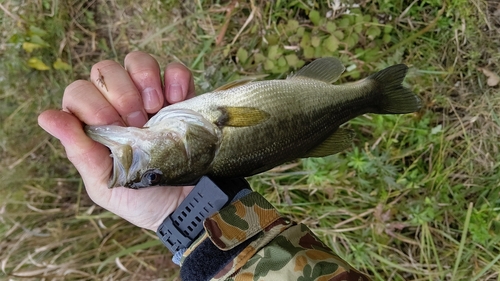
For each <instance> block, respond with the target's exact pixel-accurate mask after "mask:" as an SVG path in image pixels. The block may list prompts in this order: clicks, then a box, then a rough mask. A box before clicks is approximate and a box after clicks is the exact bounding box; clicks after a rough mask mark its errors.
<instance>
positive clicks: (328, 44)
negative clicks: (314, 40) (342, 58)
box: [323, 35, 339, 53]
mask: <svg viewBox="0 0 500 281" xmlns="http://www.w3.org/2000/svg"><path fill="white" fill-rule="evenodd" d="M323 47H325V48H326V49H327V50H328V51H330V52H332V53H333V52H335V51H336V50H337V49H338V48H339V40H338V39H337V37H335V36H333V35H330V36H328V38H326V39H325V40H324V41H323Z"/></svg>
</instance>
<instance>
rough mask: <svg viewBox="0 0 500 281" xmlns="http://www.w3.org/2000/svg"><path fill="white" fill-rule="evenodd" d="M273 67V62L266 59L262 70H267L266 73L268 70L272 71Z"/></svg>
mask: <svg viewBox="0 0 500 281" xmlns="http://www.w3.org/2000/svg"><path fill="white" fill-rule="evenodd" d="M274 67H275V65H274V62H273V61H272V60H270V59H267V60H266V61H265V62H264V69H265V70H267V71H270V70H273V69H274Z"/></svg>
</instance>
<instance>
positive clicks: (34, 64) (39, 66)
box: [28, 58, 50, 70]
mask: <svg viewBox="0 0 500 281" xmlns="http://www.w3.org/2000/svg"><path fill="white" fill-rule="evenodd" d="M28 66H29V67H31V68H34V69H36V70H49V69H50V67H48V66H47V65H46V64H45V63H43V61H41V60H40V59H39V58H30V59H29V60H28Z"/></svg>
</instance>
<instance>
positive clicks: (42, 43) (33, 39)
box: [29, 34, 50, 47]
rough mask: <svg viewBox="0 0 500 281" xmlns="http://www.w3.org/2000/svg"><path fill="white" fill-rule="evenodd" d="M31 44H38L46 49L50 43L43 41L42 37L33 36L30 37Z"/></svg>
mask: <svg viewBox="0 0 500 281" xmlns="http://www.w3.org/2000/svg"><path fill="white" fill-rule="evenodd" d="M29 39H30V40H29V42H31V43H34V44H38V45H40V46H44V47H49V46H50V45H49V43H47V42H45V40H43V39H42V37H40V36H38V35H36V34H35V35H32V36H30V37H29Z"/></svg>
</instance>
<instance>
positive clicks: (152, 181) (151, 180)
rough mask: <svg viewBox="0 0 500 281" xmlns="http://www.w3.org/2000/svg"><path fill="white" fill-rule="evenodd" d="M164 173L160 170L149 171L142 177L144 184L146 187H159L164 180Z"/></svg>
mask: <svg viewBox="0 0 500 281" xmlns="http://www.w3.org/2000/svg"><path fill="white" fill-rule="evenodd" d="M162 177H163V176H162V172H161V171H160V170H156V169H155V170H149V171H146V172H145V173H144V175H142V182H143V183H144V184H145V185H146V186H152V185H157V184H159V183H160V181H161V179H162Z"/></svg>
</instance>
